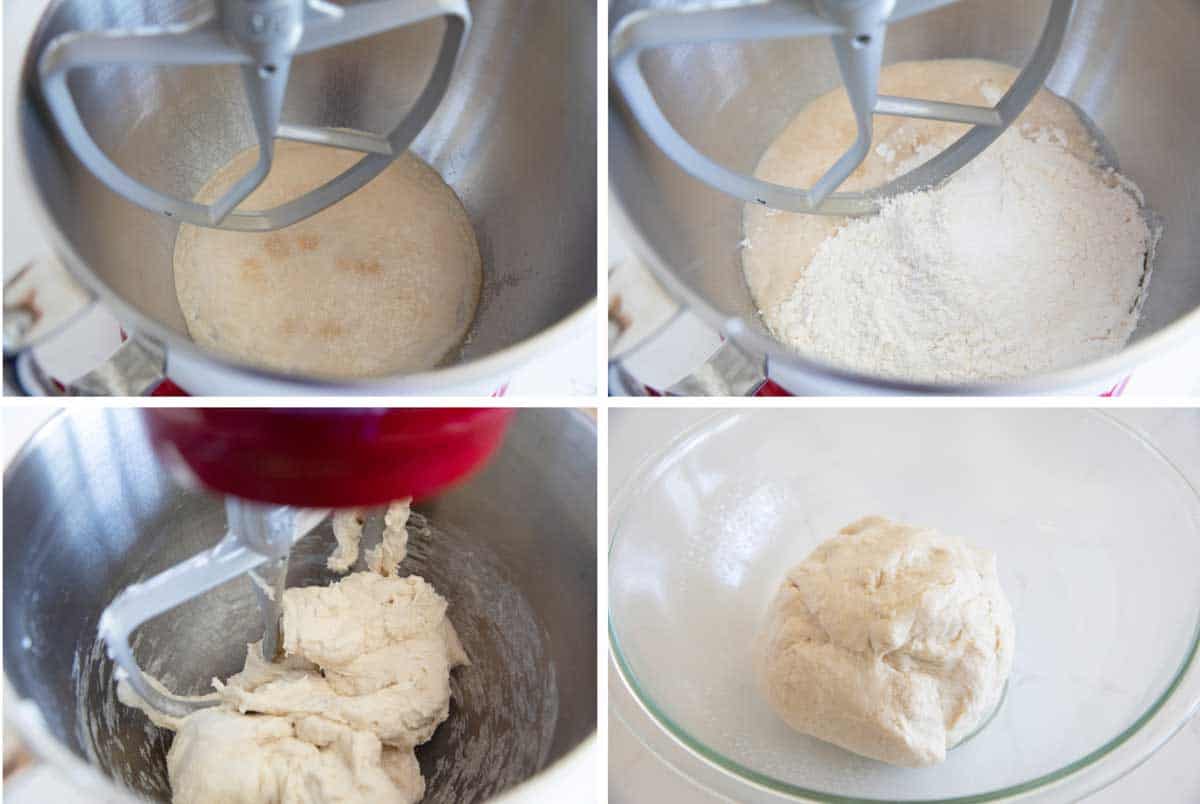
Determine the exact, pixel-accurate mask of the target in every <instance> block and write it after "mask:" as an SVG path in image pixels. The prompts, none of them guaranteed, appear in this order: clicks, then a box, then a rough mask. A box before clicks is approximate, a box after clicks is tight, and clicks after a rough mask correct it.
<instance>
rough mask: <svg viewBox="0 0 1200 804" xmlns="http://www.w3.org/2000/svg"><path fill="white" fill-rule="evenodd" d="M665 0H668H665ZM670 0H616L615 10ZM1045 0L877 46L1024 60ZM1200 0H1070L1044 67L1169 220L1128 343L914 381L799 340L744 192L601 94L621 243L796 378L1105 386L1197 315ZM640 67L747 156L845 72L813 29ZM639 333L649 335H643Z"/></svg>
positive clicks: (908, 32)
mask: <svg viewBox="0 0 1200 804" xmlns="http://www.w3.org/2000/svg"><path fill="white" fill-rule="evenodd" d="M674 4H675V3H674V2H672V3H670V5H674ZM662 5H663V4H662V3H658V2H655V3H651V2H648V1H647V0H613V2H611V3H610V5H609V19H610V21H611V23H612V24H615V23H616V22H617V21H618V20H620V19H621V18H622V17H624V16H625V15H626V14H628V13H631V12H633V11H636V10H639V9H642V8H648V7H651V6H654V7H660V6H662ZM1048 7H1049V3H1048V2H1046V0H1022V1H1021V2H1012V3H989V2H986V0H963V1H962V2H957V3H953V4H951V5H949V6H946V7H944V8H941V9H939V10H937V11H934V12H930V13H928V14H923V15H920V16H918V17H914V18H912V19H909V20H905V21H904V22H901V23H899V24H897V25H893V26H889V28H888V39H887V47H886V49H885V52H884V63H885V64H891V63H893V62H898V61H908V60H916V59H937V58H960V57H961V58H983V59H992V60H996V61H1001V62H1005V63H1008V64H1012V65H1015V66H1020V65H1021V64H1023V63H1024V61H1025V59H1026V58H1027V57H1028V55H1029V52H1030V50H1031V49H1032V48H1033V45H1034V43H1035V42H1036V39H1037V36H1038V33H1039V31H1040V30H1041V26H1042V24H1043V22H1044V20H1045V15H1046V10H1047V8H1048ZM1198 38H1200V7H1198V6H1197V5H1196V4H1195V3H1191V2H1186V0H1169V1H1168V2H1162V3H1150V4H1146V3H1122V2H1117V1H1116V0H1080V2H1078V3H1076V7H1075V13H1074V16H1073V18H1072V21H1071V25H1070V27H1069V29H1068V31H1067V34H1066V38H1065V40H1064V42H1063V46H1062V50H1061V52H1060V54H1059V58H1058V61H1057V63H1056V65H1055V67H1054V69H1053V70H1052V71H1051V73H1050V75H1049V78H1048V79H1047V81H1046V86H1047V87H1048V88H1049V89H1050V90H1052V91H1053V92H1055V93H1057V94H1059V95H1061V96H1063V97H1065V98H1067V99H1068V100H1070V101H1071V102H1073V103H1075V104H1076V105H1077V106H1078V107H1079V108H1080V109H1082V111H1083V112H1084V113H1085V114H1086V115H1087V116H1088V117H1089V118H1090V119H1091V120H1092V121H1093V122H1094V123H1095V124H1096V125H1097V126H1098V128H1099V130H1100V131H1101V132H1103V134H1104V136H1105V139H1106V140H1107V141H1108V144H1109V145H1111V146H1112V149H1113V151H1114V152H1115V154H1116V156H1117V157H1118V162H1117V164H1118V166H1119V168H1120V170H1121V171H1122V172H1123V173H1124V174H1126V175H1128V176H1129V177H1130V178H1132V179H1133V180H1134V181H1135V182H1136V183H1137V184H1138V185H1139V186H1140V187H1141V188H1142V190H1143V191H1145V194H1146V202H1147V204H1148V205H1149V207H1151V208H1152V209H1153V210H1154V212H1155V213H1157V214H1158V215H1161V216H1162V218H1163V221H1164V231H1163V237H1162V240H1161V241H1160V243H1159V245H1158V249H1157V254H1156V259H1155V262H1154V267H1153V279H1152V281H1151V283H1150V292H1149V297H1148V299H1147V301H1146V305H1145V307H1144V309H1143V311H1142V318H1141V323H1140V325H1139V327H1138V329H1137V331H1136V332H1135V333H1134V336H1133V339H1132V341H1131V342H1130V344H1129V345H1128V346H1127V347H1126V348H1125V350H1124V351H1122V352H1121V353H1119V354H1117V355H1113V356H1110V357H1108V358H1105V359H1103V360H1099V361H1096V362H1094V363H1091V364H1088V365H1083V366H1078V367H1073V368H1069V369H1065V370H1062V371H1057V372H1054V373H1052V374H1046V375H1043V376H1036V377H1029V378H1025V379H1021V380H1017V381H1012V382H1005V383H977V384H972V385H964V386H950V385H921V384H913V383H904V382H897V381H892V380H888V379H885V378H882V377H872V376H865V375H861V374H855V373H852V372H849V371H845V370H842V369H839V368H836V367H834V366H832V365H829V364H826V363H822V362H820V361H818V360H815V359H809V358H806V357H804V356H802V355H799V354H797V353H795V352H793V351H792V350H791V349H790V348H788V347H786V346H784V345H783V344H781V343H779V342H778V341H776V340H774V338H772V337H771V336H770V335H769V334H768V332H767V330H766V328H765V326H764V325H763V323H762V321H761V319H760V317H759V314H758V311H757V309H756V307H755V304H754V301H753V299H752V298H751V295H750V291H749V289H748V287H747V286H746V282H745V280H744V278H743V275H742V268H741V258H740V249H739V245H738V244H739V242H740V241H741V240H742V206H743V204H742V202H741V201H738V200H737V199H734V198H731V197H729V196H725V195H723V194H722V193H719V192H717V191H716V190H713V189H711V188H709V187H708V186H706V185H704V184H701V183H700V182H698V181H696V180H694V179H692V178H690V177H688V176H687V175H686V174H684V173H683V172H682V171H681V170H680V169H679V168H678V167H677V166H676V165H675V164H674V163H672V162H671V161H670V160H669V159H668V158H667V157H666V156H665V155H664V154H663V153H662V152H661V151H660V150H659V149H658V148H657V147H656V146H655V145H654V144H653V143H652V142H651V141H650V140H649V138H647V137H646V135H645V133H644V132H643V131H642V130H641V129H640V128H639V127H638V125H637V124H636V122H634V120H633V119H632V116H631V115H630V114H629V112H628V110H627V109H626V108H625V107H624V106H623V105H622V103H621V101H620V100H619V98H618V96H617V93H615V92H612V91H610V93H609V98H610V100H609V112H610V113H609V166H610V167H609V172H610V182H611V186H612V190H613V193H614V196H615V199H616V201H617V202H618V205H619V207H620V209H621V211H622V213H623V217H624V218H625V219H626V220H627V222H628V223H629V232H628V234H629V240H630V245H631V247H632V248H633V249H634V250H635V251H636V252H637V253H638V255H639V256H640V257H641V258H642V260H643V261H644V262H645V264H646V265H647V266H648V267H649V268H650V269H651V270H652V271H653V273H654V274H655V276H656V278H657V279H658V280H659V281H660V282H661V283H662V284H663V286H664V287H665V288H666V289H667V291H668V292H669V293H671V294H672V295H673V296H674V297H675V298H676V299H677V300H679V301H680V302H681V303H682V304H683V305H684V306H685V307H687V308H688V309H690V310H691V311H693V312H695V313H696V314H697V315H699V316H700V317H701V318H703V319H704V320H705V321H706V322H707V323H708V324H709V325H711V326H713V327H714V328H716V329H717V330H718V331H719V332H720V333H721V334H722V335H723V336H724V337H725V338H726V339H727V340H729V341H732V342H733V343H734V344H736V346H738V347H739V348H740V349H741V350H742V351H743V352H745V354H746V355H747V356H748V357H749V358H750V360H751V361H753V362H755V363H759V364H760V365H761V364H764V363H765V368H766V373H767V376H768V377H769V378H770V379H771V380H773V381H775V382H776V383H777V384H778V385H780V386H782V387H783V388H784V389H786V390H787V391H790V392H792V393H856V394H859V393H872V392H892V393H897V392H932V393H970V394H977V393H1046V392H1056V391H1072V390H1075V391H1088V392H1090V391H1092V390H1095V391H1096V392H1099V391H1100V390H1107V388H1109V387H1111V386H1112V385H1113V384H1115V381H1117V380H1119V379H1120V378H1121V377H1122V376H1124V375H1125V374H1126V373H1127V372H1128V371H1129V370H1130V369H1131V368H1132V367H1133V366H1135V365H1136V364H1137V363H1139V362H1143V361H1145V360H1146V359H1148V358H1149V357H1151V356H1153V355H1155V354H1157V353H1159V352H1161V351H1163V350H1165V349H1166V348H1167V347H1168V346H1169V345H1171V344H1175V343H1178V342H1180V341H1182V340H1184V339H1185V338H1186V337H1187V336H1188V335H1189V334H1194V333H1197V332H1200V234H1198V232H1200V213H1198V212H1197V210H1198V209H1200V138H1198V135H1197V132H1198V131H1200V111H1198V109H1200V107H1198V106H1197V104H1196V103H1195V102H1194V101H1195V99H1196V88H1195V84H1194V82H1193V81H1191V80H1189V78H1188V77H1189V76H1193V75H1195V74H1197V72H1198V71H1200V53H1198V52H1197V50H1196V48H1195V47H1194V43H1195V42H1196V41H1197V39H1198ZM643 71H644V72H645V74H646V77H647V82H648V83H649V85H650V88H651V90H652V91H653V92H654V95H655V98H656V99H657V101H658V103H659V104H660V105H661V107H662V108H663V111H664V113H665V114H666V116H667V118H668V119H670V120H671V122H672V123H673V124H674V126H675V127H676V129H677V130H678V131H679V132H680V133H681V134H682V135H683V136H684V137H685V138H686V139H688V140H689V141H690V142H691V143H693V144H694V145H695V146H696V147H697V148H698V149H699V150H700V151H701V152H702V153H704V154H706V155H707V156H709V157H710V158H712V159H714V160H716V161H718V162H720V163H721V164H723V165H726V166H728V167H730V168H731V169H734V170H738V171H741V172H753V170H754V167H755V165H756V164H757V162H758V160H759V158H760V156H761V155H762V153H763V151H764V150H765V149H766V148H767V146H768V145H769V144H770V143H771V142H772V140H773V139H774V138H775V137H776V136H777V134H778V133H779V132H780V131H781V130H782V129H783V127H784V125H786V123H787V122H788V121H789V120H790V119H791V118H792V117H793V116H794V115H795V114H796V113H797V112H798V111H799V110H800V109H801V108H802V107H803V106H804V105H805V103H807V102H808V101H810V100H811V99H813V98H815V97H817V96H818V95H820V94H823V93H825V92H827V91H829V90H830V89H833V88H835V87H837V86H838V85H839V84H840V79H839V77H838V71H837V64H836V61H835V59H834V55H833V53H832V51H831V49H830V48H829V46H828V44H826V43H824V42H821V41H818V40H799V41H790V40H784V41H775V42H754V43H749V44H739V43H727V42H722V43H719V44H709V45H697V46H688V47H679V48H669V49H666V48H664V49H662V50H661V51H657V52H654V53H649V54H647V55H646V56H645V57H644V60H643ZM647 348H653V344H650V345H648V347H647Z"/></svg>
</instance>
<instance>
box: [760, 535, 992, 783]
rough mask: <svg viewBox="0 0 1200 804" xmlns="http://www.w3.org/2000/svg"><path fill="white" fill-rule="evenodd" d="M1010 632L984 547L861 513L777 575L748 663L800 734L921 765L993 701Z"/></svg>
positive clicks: (981, 717)
mask: <svg viewBox="0 0 1200 804" xmlns="http://www.w3.org/2000/svg"><path fill="white" fill-rule="evenodd" d="M1014 635H1015V627H1014V625H1013V616H1012V610H1011V608H1010V606H1009V603H1008V600H1007V599H1006V598H1005V596H1004V592H1003V590H1001V588H1000V581H999V579H998V577H997V574H996V557H995V556H994V555H992V554H991V553H989V552H987V551H985V550H980V549H977V548H974V547H971V546H969V545H967V544H966V543H965V542H963V541H962V540H961V539H959V538H956V537H953V536H948V535H945V534H942V533H939V532H937V531H935V530H929V529H925V528H917V527H912V526H910V525H903V524H899V523H896V522H891V521H889V520H887V519H884V518H882V517H867V518H865V519H862V520H859V521H858V522H855V523H853V524H851V525H848V526H846V527H845V528H843V529H842V530H841V531H840V532H839V533H838V535H837V536H835V537H833V538H832V539H829V540H828V541H826V542H824V543H823V544H821V545H820V546H819V547H817V549H816V550H814V551H813V552H812V553H811V554H810V555H809V556H808V558H806V559H805V560H804V561H803V562H802V563H801V564H799V565H798V566H796V567H794V568H792V569H791V570H790V571H789V572H788V574H787V577H786V578H785V579H784V581H783V583H782V585H781V586H780V588H779V591H778V593H777V594H776V596H775V599H774V601H773V602H772V603H771V606H770V609H769V611H768V613H767V618H766V622H765V626H764V628H763V630H762V632H761V633H760V635H759V643H758V655H757V657H756V660H757V670H758V675H759V680H760V682H761V686H762V689H763V691H764V692H765V694H766V697H767V700H768V701H769V702H770V704H771V706H772V707H773V708H774V709H775V711H776V712H777V713H778V714H779V716H780V717H782V718H783V720H784V721H786V722H787V724H788V725H789V726H791V727H792V728H794V729H796V730H797V731H800V732H803V733H805V734H810V735H812V736H814V737H818V738H820V739H822V740H826V741H828V742H831V743H835V744H836V745H840V746H841V747H843V748H846V749H848V750H850V751H854V752H856V753H859V754H863V755H865V756H868V757H872V758H874V759H878V760H882V761H884V762H889V763H892V764H894V765H903V766H912V767H915V766H922V765H932V764H936V763H938V762H941V761H943V760H944V759H945V758H946V751H947V749H949V748H951V747H952V746H954V745H956V744H957V743H958V742H960V741H961V740H963V739H964V738H965V737H967V736H969V735H970V734H971V733H972V732H974V731H975V730H976V729H977V728H979V726H980V725H981V724H982V723H983V722H984V721H985V720H986V718H987V717H988V716H989V715H990V714H991V712H992V711H993V710H994V709H995V707H996V706H997V704H998V702H999V700H1000V697H1001V694H1002V692H1003V690H1004V684H1005V682H1006V680H1007V679H1008V675H1009V673H1010V671H1011V669H1012V659H1013V642H1014Z"/></svg>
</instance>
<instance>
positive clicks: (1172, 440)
mask: <svg viewBox="0 0 1200 804" xmlns="http://www.w3.org/2000/svg"><path fill="white" fill-rule="evenodd" d="M630 412H631V411H628V410H614V411H611V412H610V415H609V487H610V490H611V492H612V493H615V492H616V491H617V490H618V489H619V488H620V487H621V484H622V482H623V481H624V479H625V478H627V477H628V476H629V475H630V474H631V473H632V472H633V470H634V468H635V467H636V466H637V464H638V463H639V462H640V461H641V460H642V458H643V457H644V456H645V455H646V454H648V453H649V452H651V451H654V450H656V449H660V448H662V447H664V446H665V445H666V444H667V443H668V442H669V441H670V440H671V439H672V438H674V436H675V435H676V434H678V433H679V432H680V431H682V430H684V429H685V428H687V427H688V426H690V425H691V424H693V423H694V422H696V421H697V420H699V419H702V418H704V417H705V416H708V415H710V414H711V412H712V411H710V410H704V409H696V408H689V409H677V410H675V411H674V415H673V417H672V422H671V426H670V427H667V428H663V427H662V426H661V425H662V420H661V419H656V420H655V421H654V422H653V423H647V422H645V421H641V422H638V421H634V420H633V419H634V417H631V416H629V415H628V414H629V413H630ZM1111 412H1112V413H1113V415H1114V416H1116V417H1118V418H1120V419H1122V420H1123V421H1125V422H1127V423H1129V424H1131V425H1132V426H1134V427H1135V428H1137V429H1139V430H1140V431H1141V432H1143V433H1144V434H1145V435H1147V436H1148V437H1149V438H1150V439H1151V441H1153V442H1154V443H1155V445H1156V446H1158V448H1159V449H1160V450H1162V451H1163V452H1164V453H1165V454H1166V455H1167V456H1168V457H1169V458H1170V459H1171V460H1172V461H1173V462H1174V463H1175V465H1176V466H1178V467H1179V468H1180V470H1181V471H1183V472H1184V474H1185V475H1187V476H1188V478H1189V479H1190V480H1191V481H1192V483H1193V484H1196V485H1198V486H1200V429H1198V419H1200V413H1198V412H1197V411H1196V410H1191V409H1184V410H1178V409H1169V408H1162V409H1155V410H1114V411H1111ZM608 685H609V687H608V688H609V698H610V700H613V699H614V698H615V697H616V696H617V695H619V694H626V695H628V693H627V692H626V691H625V690H624V688H623V683H622V681H621V679H620V677H619V676H618V675H617V673H616V672H615V671H613V670H612V669H611V665H610V671H609V676H608ZM608 779H609V781H608V792H609V801H611V802H613V804H633V802H646V801H671V802H675V801H680V802H683V801H686V802H695V803H696V804H710V802H711V803H712V804H716V802H722V801H725V800H726V799H724V798H723V797H720V796H717V795H715V794H713V793H711V792H709V791H708V790H706V789H704V788H702V787H700V786H698V785H697V784H696V783H694V782H692V781H691V780H689V779H688V778H686V777H684V776H682V775H680V774H679V773H678V772H677V771H675V770H674V769H673V768H672V767H671V766H669V765H668V764H666V763H665V762H663V761H662V760H660V759H659V758H658V757H657V756H656V755H655V754H653V753H651V752H650V751H649V750H647V748H646V747H645V746H644V745H642V743H641V742H640V741H639V740H638V739H637V737H636V736H635V735H634V734H633V732H632V731H630V729H629V728H627V727H626V726H625V725H624V724H623V723H622V722H621V721H620V720H619V719H618V718H615V717H610V718H609V736H608ZM1086 801H1087V804H1127V802H1132V801H1145V802H1154V804H1195V802H1200V717H1193V718H1192V720H1191V721H1190V722H1189V723H1187V724H1186V725H1184V727H1183V728H1182V729H1180V731H1179V732H1178V733H1177V734H1176V735H1175V736H1174V737H1173V738H1172V739H1171V740H1170V741H1169V742H1168V743H1167V744H1166V745H1165V746H1163V747H1162V748H1161V749H1159V751H1158V752H1157V753H1155V754H1153V755H1152V756H1151V757H1150V759H1149V760H1147V761H1146V763H1145V764H1143V765H1142V766H1141V767H1139V768H1137V769H1136V770H1134V771H1132V772H1131V773H1129V774H1128V775H1127V776H1125V777H1124V778H1123V779H1120V780H1119V781H1117V782H1116V783H1115V784H1113V785H1110V786H1109V787H1107V788H1105V789H1104V790H1101V791H1100V792H1098V793H1095V794H1094V795H1092V796H1089V797H1088V798H1087V799H1086Z"/></svg>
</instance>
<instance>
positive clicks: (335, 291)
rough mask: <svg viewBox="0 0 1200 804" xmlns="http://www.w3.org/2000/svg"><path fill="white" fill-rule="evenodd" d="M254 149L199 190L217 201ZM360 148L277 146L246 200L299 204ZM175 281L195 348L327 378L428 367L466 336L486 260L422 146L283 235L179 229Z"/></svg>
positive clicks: (247, 204)
mask: <svg viewBox="0 0 1200 804" xmlns="http://www.w3.org/2000/svg"><path fill="white" fill-rule="evenodd" d="M257 157H258V151H257V149H256V148H252V149H250V150H248V151H243V152H242V153H240V154H238V155H237V156H236V157H234V158H233V160H232V161H231V162H230V163H229V164H228V165H226V166H225V167H223V168H222V169H221V170H220V171H219V172H218V173H217V175H216V176H214V177H213V179H211V180H210V181H209V183H208V184H207V185H206V186H205V187H204V188H203V189H202V190H201V191H200V193H199V194H198V196H197V198H198V199H199V200H201V201H212V200H213V199H215V198H216V197H218V196H219V195H220V194H221V193H222V192H223V191H224V190H225V189H226V188H227V187H229V186H231V185H232V183H233V181H234V180H236V179H237V178H238V177H239V176H241V175H242V174H244V173H246V172H247V171H248V170H250V168H251V167H252V166H253V165H254V163H255V161H256V159H257ZM360 157H361V154H358V153H354V152H348V151H339V150H335V149H333V148H326V147H320V146H315V145H309V144H306V143H298V142H287V141H280V142H278V143H276V149H275V162H274V164H273V165H272V169H271V173H270V175H269V176H268V177H267V179H266V181H264V182H263V183H262V185H260V186H259V187H258V189H256V190H255V191H254V193H253V194H251V196H250V197H249V198H248V199H246V201H244V202H243V203H242V207H243V208H245V209H264V208H268V207H273V206H276V205H278V204H281V203H284V202H286V201H290V200H292V199H294V198H296V197H298V196H299V195H301V194H302V193H304V192H306V191H307V190H310V189H313V188H315V187H317V186H319V185H321V184H323V183H325V182H326V181H328V180H329V179H331V178H333V177H334V176H335V175H337V174H338V173H340V172H342V171H343V170H345V169H347V168H349V167H350V166H351V165H352V164H353V163H354V162H355V161H357V160H358V159H359V158H360ZM174 262H175V290H176V294H177V296H178V299H179V306H180V308H181V310H182V311H183V315H184V319H185V321H186V322H187V327H188V333H189V334H190V335H191V337H192V339H193V340H195V341H196V343H198V344H200V345H201V346H204V347H206V348H209V349H213V350H216V351H218V352H222V353H224V354H226V355H229V356H230V357H233V358H236V359H239V360H242V361H245V362H248V363H252V364H255V365H260V366H265V367H268V368H272V369H276V370H278V371H282V372H287V373H292V374H301V375H311V376H318V377H328V378H355V377H373V376H382V375H388V374H399V373H410V372H416V371H421V370H424V369H428V368H432V367H433V366H435V365H437V364H438V363H440V362H442V361H443V360H444V359H446V358H447V357H448V356H450V355H451V354H452V353H453V352H454V350H455V349H456V348H457V347H458V346H459V345H460V344H461V343H462V341H463V339H464V338H465V337H466V335H467V331H468V329H469V328H470V326H471V322H472V321H473V320H474V317H475V309H476V305H477V304H478V301H479V290H480V285H481V283H482V276H483V269H482V261H481V259H480V255H479V247H478V245H477V244H476V241H475V234H474V232H473V230H472V228H471V224H470V221H469V219H468V217H467V212H466V210H465V209H464V208H463V205H462V203H461V202H460V201H459V199H458V197H457V196H456V195H455V194H454V191H453V190H452V189H451V188H450V187H449V186H448V185H447V184H446V183H445V182H444V181H442V179H441V177H440V176H439V175H438V174H437V173H436V172H435V171H434V170H433V169H432V168H431V167H429V166H428V165H426V164H425V163H424V162H422V161H421V160H420V159H419V158H418V157H416V156H414V155H413V154H412V153H406V154H405V155H404V156H402V157H400V158H398V159H396V161H395V162H393V163H392V164H391V165H389V166H388V167H387V168H386V169H385V170H384V171H383V172H382V173H380V174H379V175H378V176H376V177H375V178H374V179H373V180H372V181H371V182H369V183H368V184H367V185H365V186H364V187H362V188H360V189H359V190H357V191H356V192H354V193H352V194H350V195H349V196H347V197H346V198H344V199H342V200H341V201H340V202H338V203H337V204H335V205H333V206H332V207H329V208H328V209H325V210H323V211H321V212H319V213H317V214H316V215H314V216H312V217H310V218H308V219H306V220H303V221H300V222H299V223H296V224H293V225H292V226H289V227H287V228H286V229H280V230H278V231H274V232H263V233H259V232H236V231H226V230H222V229H210V228H204V227H196V226H190V225H184V226H181V227H180V229H179V235H178V237H177V239H176V241H175V257H174Z"/></svg>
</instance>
